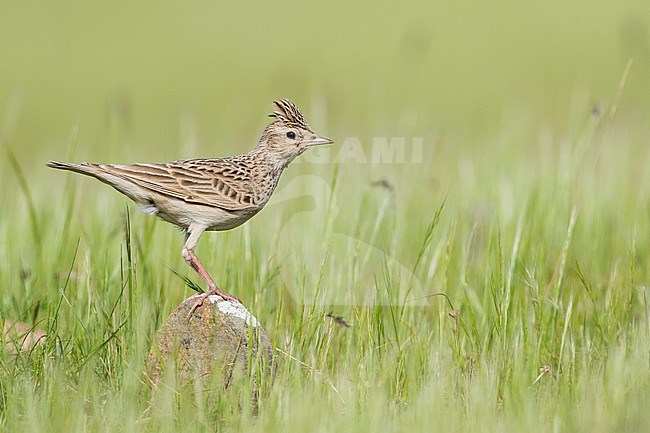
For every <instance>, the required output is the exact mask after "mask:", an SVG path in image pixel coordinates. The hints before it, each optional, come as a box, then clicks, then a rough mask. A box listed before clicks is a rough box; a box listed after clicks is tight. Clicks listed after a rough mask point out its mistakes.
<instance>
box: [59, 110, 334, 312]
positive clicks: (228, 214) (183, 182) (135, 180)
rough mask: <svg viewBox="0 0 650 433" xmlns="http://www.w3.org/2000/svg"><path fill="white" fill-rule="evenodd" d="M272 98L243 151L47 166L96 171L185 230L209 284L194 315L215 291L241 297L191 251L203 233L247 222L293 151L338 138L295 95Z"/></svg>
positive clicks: (186, 252)
mask: <svg viewBox="0 0 650 433" xmlns="http://www.w3.org/2000/svg"><path fill="white" fill-rule="evenodd" d="M273 105H274V111H273V113H272V114H271V115H270V116H271V117H274V118H275V119H276V120H275V121H274V122H272V123H271V124H269V125H268V126H267V127H266V128H265V129H264V132H263V133H262V137H261V138H260V141H259V144H258V145H257V147H255V148H254V149H253V150H251V151H250V152H248V153H245V154H243V155H238V156H231V157H227V158H214V159H188V160H182V161H174V162H168V163H166V164H131V165H115V164H95V163H90V162H84V163H81V164H71V163H67V162H56V161H50V162H49V163H48V164H47V165H48V167H52V168H58V169H61V170H70V171H74V172H76V173H81V174H85V175H88V176H92V177H95V178H97V179H99V180H100V181H102V182H104V183H106V184H108V185H110V186H112V187H113V188H115V189H116V190H118V191H119V192H121V193H122V194H124V195H126V196H127V197H129V198H130V199H131V200H133V201H134V202H135V203H136V204H137V205H138V206H139V207H140V209H141V210H142V211H144V212H145V213H148V214H150V215H156V216H158V217H160V218H162V219H163V220H165V221H167V222H170V223H172V224H175V225H177V226H178V227H180V228H181V229H182V230H183V232H184V233H185V244H184V246H183V252H182V254H183V259H185V261H186V262H187V264H188V265H190V266H191V267H192V269H194V270H195V271H196V272H197V273H198V274H199V276H200V277H201V278H202V279H203V280H204V281H205V282H206V283H207V284H208V286H209V290H208V291H207V292H204V293H203V294H202V295H200V296H199V298H198V300H197V302H196V304H195V305H194V306H193V308H192V310H191V312H190V315H191V314H192V312H193V311H194V310H195V309H196V308H197V307H199V306H201V305H202V304H203V301H204V300H205V299H206V298H207V297H208V296H210V295H219V296H221V297H222V298H223V299H225V300H229V301H238V300H237V298H235V297H234V296H232V295H230V294H228V293H226V292H224V291H223V290H221V289H220V288H219V287H218V286H217V284H216V283H215V282H214V280H213V279H212V277H210V275H209V274H208V272H207V271H206V270H205V268H204V267H203V265H202V264H201V262H200V261H199V259H198V257H197V256H196V254H194V248H195V247H196V245H197V243H198V241H199V238H200V237H201V235H202V234H203V232H205V231H222V230H230V229H232V228H235V227H237V226H240V225H242V224H243V223H245V222H246V221H248V220H249V219H250V218H252V217H253V216H254V215H255V214H257V213H258V212H259V211H260V210H261V209H262V208H263V207H264V205H266V203H267V202H268V201H269V199H270V198H271V194H273V191H274V190H275V187H276V185H277V184H278V180H279V179H280V175H281V174H282V171H283V170H284V169H285V168H286V167H287V165H289V163H290V162H291V161H293V160H294V158H296V157H297V156H298V155H300V154H301V153H303V152H304V151H305V150H307V149H308V148H310V147H312V146H317V145H322V144H330V143H332V142H333V141H332V140H330V139H329V138H326V137H321V136H319V135H317V134H316V133H315V132H314V131H313V130H312V129H311V127H310V126H309V125H308V124H307V122H306V121H305V118H304V117H303V115H302V113H301V112H300V110H299V109H298V107H297V106H296V105H295V104H294V103H293V102H291V101H290V100H288V99H281V100H279V101H275V102H273Z"/></svg>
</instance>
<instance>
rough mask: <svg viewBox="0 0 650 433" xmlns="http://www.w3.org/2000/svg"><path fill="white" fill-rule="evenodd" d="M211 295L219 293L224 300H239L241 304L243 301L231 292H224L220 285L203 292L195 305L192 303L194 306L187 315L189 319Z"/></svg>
mask: <svg viewBox="0 0 650 433" xmlns="http://www.w3.org/2000/svg"><path fill="white" fill-rule="evenodd" d="M211 295H217V296H219V297H221V299H223V300H224V301H230V302H238V303H240V304H241V301H240V300H239V299H238V298H236V297H234V296H233V295H231V294H230V293H226V292H224V291H223V290H221V289H220V288H218V287H215V288H212V289H210V290H208V291H207V292H204V293H201V294H200V295H199V296H198V297H197V299H196V302H195V303H194V305H192V308H191V309H190V313H189V314H188V315H187V318H188V320H189V318H190V317H192V314H193V313H194V311H196V309H197V308H199V307H200V306H202V305H203V301H205V300H206V299H207V298H208V297H209V296H211Z"/></svg>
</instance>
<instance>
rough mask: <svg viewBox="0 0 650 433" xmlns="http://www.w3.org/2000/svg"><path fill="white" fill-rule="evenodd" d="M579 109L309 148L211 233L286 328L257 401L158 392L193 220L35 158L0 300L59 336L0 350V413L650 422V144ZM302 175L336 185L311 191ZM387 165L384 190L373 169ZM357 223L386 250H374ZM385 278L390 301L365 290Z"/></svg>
mask: <svg viewBox="0 0 650 433" xmlns="http://www.w3.org/2000/svg"><path fill="white" fill-rule="evenodd" d="M588 108H589V107H584V110H583V113H582V114H581V117H582V123H580V122H579V121H577V120H576V124H579V125H580V126H579V127H577V128H576V129H575V130H569V131H566V132H565V133H564V134H560V133H557V132H556V131H550V130H543V131H542V133H541V134H540V133H539V132H538V131H531V132H530V133H528V132H526V131H523V130H518V129H519V126H518V125H514V127H504V128H503V130H502V131H501V132H500V133H499V134H498V135H497V136H495V137H489V138H487V139H486V140H485V141H484V142H482V143H480V145H478V146H473V145H472V144H471V143H444V142H439V143H437V146H436V150H435V152H431V151H427V152H425V157H424V159H425V160H424V161H423V162H422V163H416V164H389V165H384V166H383V167H378V166H374V165H365V166H355V165H354V164H339V165H337V164H324V165H318V164H308V163H301V164H298V165H296V166H295V167H290V168H289V171H288V172H287V173H286V174H287V176H286V178H285V179H283V182H282V184H281V186H280V190H279V191H278V192H279V194H278V197H279V200H278V201H276V202H274V204H272V205H270V207H269V208H268V209H266V210H265V211H264V212H263V213H262V214H260V215H259V216H257V217H256V218H255V219H253V220H252V221H251V222H250V224H249V225H248V226H247V227H245V228H240V229H237V230H235V231H232V232H228V233H222V234H212V235H207V236H205V238H204V239H203V240H202V243H201V244H200V246H199V250H198V251H199V255H200V257H202V258H203V260H204V262H205V263H207V264H208V266H209V268H210V269H212V271H213V273H214V275H216V276H217V278H218V280H219V281H220V282H221V284H222V285H223V286H224V287H227V288H229V289H230V290H232V291H233V292H235V293H236V294H237V295H238V296H239V297H241V298H242V299H243V300H244V302H245V303H246V304H247V305H248V306H249V307H250V309H251V310H252V311H253V312H254V313H255V314H256V315H257V317H258V318H259V319H260V320H261V322H262V323H263V324H264V326H265V328H266V330H267V331H268V333H269V334H270V336H271V338H272V340H273V342H274V344H275V346H276V347H277V348H278V351H277V356H278V360H279V369H278V373H277V377H276V379H275V383H274V385H273V386H272V387H270V389H268V392H267V393H265V394H264V395H263V397H262V398H261V400H260V407H259V414H258V416H257V417H253V416H252V415H250V413H249V412H250V411H249V409H248V408H246V407H241V406H240V405H238V403H237V402H238V400H237V397H236V396H224V397H223V398H221V399H219V400H218V402H217V403H216V404H214V405H206V402H205V401H203V400H202V399H201V396H196V395H192V394H191V393H190V394H187V393H185V392H183V391H182V390H180V389H175V388H174V387H173V386H170V387H165V388H162V389H159V390H158V391H151V390H150V388H149V387H148V385H147V383H146V381H145V380H144V379H143V377H142V373H143V368H144V362H143V361H144V357H145V355H146V353H147V351H148V349H149V347H150V345H151V343H152V340H153V338H154V333H155V330H156V329H158V328H159V327H160V324H161V323H162V322H163V321H164V320H165V317H166V316H167V314H169V312H170V311H171V310H172V309H173V308H174V307H175V306H176V305H177V304H178V303H179V302H180V301H181V300H182V299H183V297H185V296H188V295H189V294H190V293H191V290H190V289H189V288H187V287H185V285H184V282H183V280H182V279H181V278H180V277H178V276H177V275H175V274H174V272H173V271H176V272H179V273H180V274H181V275H190V276H191V278H194V279H196V278H195V277H194V276H193V275H191V274H189V272H188V271H187V270H186V269H185V265H184V263H183V261H182V259H181V257H180V253H179V252H180V247H181V241H182V239H181V236H180V234H179V233H177V232H176V231H175V230H174V229H173V228H172V227H170V226H168V225H166V224H164V223H162V222H158V221H156V220H154V219H152V218H150V217H147V216H145V215H141V214H139V213H135V212H134V210H133V209H132V208H129V207H127V206H126V205H125V203H126V201H125V200H124V199H121V198H120V197H119V196H117V195H116V194H114V193H113V191H112V190H110V189H109V188H107V187H105V186H103V185H101V184H99V183H97V182H93V181H92V180H90V179H82V178H66V176H70V175H66V174H63V173H55V172H52V173H49V172H45V169H42V172H39V174H38V176H37V179H42V180H43V182H45V180H46V179H47V182H49V183H51V185H52V186H50V187H46V186H45V185H44V184H43V183H39V182H31V183H29V184H28V185H26V188H27V186H29V187H30V188H32V189H33V191H31V192H29V193H28V191H27V189H24V190H22V196H21V197H19V198H17V199H16V202H15V204H16V205H15V206H11V207H8V208H7V209H6V210H5V212H4V216H3V219H2V226H1V232H0V233H1V235H2V239H3V243H2V250H1V256H2V261H1V265H0V279H1V281H2V282H3V292H2V305H3V316H4V317H7V318H11V319H13V320H22V321H25V322H28V323H33V324H34V325H36V326H39V327H41V328H43V329H45V330H46V331H47V332H48V338H47V340H46V341H45V344H44V345H43V346H41V347H38V348H36V349H34V350H33V351H31V352H29V353H21V354H20V356H18V357H15V358H14V357H11V356H9V355H7V354H4V355H2V357H1V358H0V368H1V369H2V375H0V391H1V394H0V396H1V399H2V400H1V406H0V425H2V427H3V430H5V431H88V430H90V431H191V430H194V429H199V428H205V429H215V428H216V429H219V430H221V429H224V430H232V431H240V430H241V431H244V430H245V431H268V430H277V431H304V430H314V429H316V430H323V431H331V430H335V429H338V430H350V429H354V430H355V431H357V430H358V431H377V430H382V431H393V430H395V431H397V430H430V429H432V428H435V429H438V430H441V431H443V430H472V431H494V430H497V429H499V430H507V431H510V430H512V431H516V430H519V431H521V430H525V431H540V432H541V431H548V430H550V429H553V430H560V431H612V430H617V431H638V430H639V429H640V428H642V427H643V426H644V425H646V424H647V422H649V421H650V419H649V417H648V415H647V411H646V408H647V405H648V403H649V402H650V401H649V397H650V392H649V391H650V387H649V385H650V374H649V373H648V371H649V370H648V367H649V365H648V363H649V359H650V358H649V356H650V352H649V349H648V347H650V346H649V343H650V324H649V322H648V311H647V293H646V290H647V287H646V283H647V281H648V271H649V268H648V265H649V263H650V249H649V245H648V244H647V239H648V238H649V237H648V236H649V235H650V233H649V230H650V224H649V221H648V210H649V209H650V208H649V207H648V193H649V192H650V191H649V187H648V185H650V184H649V183H648V175H647V174H646V173H647V172H646V171H645V170H644V167H645V164H646V162H647V158H648V156H650V155H649V154H648V149H647V146H643V143H644V142H643V140H641V139H640V138H639V135H638V132H637V133H635V132H634V127H633V126H630V125H629V124H628V125H623V126H621V125H620V123H621V122H613V123H611V122H609V119H608V118H607V116H605V117H603V118H600V117H597V116H594V115H593V114H592V113H591V112H590V110H589V109H588ZM576 116H580V114H576ZM611 125H613V126H611ZM636 127H639V128H640V125H636ZM326 130H327V131H328V133H330V134H331V135H334V136H336V127H335V126H333V125H329V126H328V128H326ZM540 137H541V138H540ZM605 139H607V141H606V142H603V140H605ZM522 142H526V143H528V145H527V146H521V143H522ZM599 149H602V151H599ZM622 149H623V150H624V151H622ZM11 167H13V168H12V170H13V173H14V175H16V176H19V173H20V166H19V165H18V163H17V162H16V163H12V164H11ZM35 170H36V169H35ZM39 170H40V168H39ZM309 174H315V175H316V178H317V179H320V180H321V181H322V182H323V183H324V184H325V185H329V187H330V188H331V190H330V191H329V192H328V191H325V192H324V193H323V190H326V188H324V189H322V190H320V191H319V190H318V189H316V188H314V189H313V190H310V188H311V186H310V185H311V184H310V183H309V182H306V181H305V179H306V178H303V177H301V176H304V175H309ZM379 176H381V177H385V178H386V179H390V180H391V181H392V182H393V183H394V185H395V191H394V193H390V192H388V191H386V190H384V189H382V188H377V187H373V186H371V184H370V180H374V179H376V178H378V177H379ZM295 181H298V182H299V183H300V184H301V185H302V189H303V190H305V192H306V193H307V194H310V195H309V196H307V197H308V198H309V197H310V196H311V197H312V199H314V201H316V202H317V203H318V205H317V206H316V208H315V209H313V210H312V211H307V212H303V213H297V214H295V215H293V216H291V210H292V208H294V207H295V208H296V209H297V210H300V209H305V206H303V204H304V203H303V199H299V200H297V201H293V202H291V201H289V200H283V195H285V196H289V197H291V196H292V194H294V195H297V194H295V193H294V192H291V188H292V185H293V182H295ZM350 185H353V186H354V187H350ZM330 193H331V195H332V196H333V197H335V199H336V200H335V201H336V203H337V204H336V206H337V207H338V212H333V211H332V207H333V205H332V203H333V200H332V199H331V197H329V198H327V197H325V196H327V194H330ZM28 197H30V198H29V200H28ZM386 201H388V202H389V205H388V206H385V205H384V203H385V202H386ZM28 202H29V203H30V205H29V206H24V205H23V204H24V203H28ZM382 207H383V208H384V210H383V211H381V209H382ZM306 209H310V208H309V206H307V207H306ZM380 218H381V220H379V219H380ZM294 220H295V221H294ZM327 220H331V223H330V224H328V223H327ZM269 228H270V229H269ZM294 231H295V232H296V234H294ZM298 232H299V234H297V233H298ZM341 237H343V238H342V239H341ZM355 240H361V241H363V242H368V241H369V240H371V241H372V245H373V246H374V247H376V248H377V249H378V250H380V251H381V253H379V254H375V253H374V252H372V251H374V250H372V251H371V254H369V256H370V258H369V259H367V260H365V261H364V260H363V258H364V254H365V252H366V250H367V247H365V244H364V243H363V242H361V243H358V242H355ZM375 252H376V251H375ZM388 257H394V258H397V260H398V261H399V262H400V264H401V265H402V266H403V268H395V267H394V266H392V265H391V261H390V259H389V258H388ZM395 269H397V271H399V270H400V269H401V270H402V271H403V270H404V269H407V270H408V271H409V272H410V271H412V272H413V275H412V276H410V277H409V278H407V279H405V278H403V277H404V276H403V275H400V274H399V273H398V272H396V271H395ZM21 274H22V276H21ZM307 292H309V293H307ZM438 293H441V294H444V295H445V296H444V297H443V296H442V295H440V296H432V295H434V294H438ZM372 294H376V295H377V296H378V297H377V299H383V300H384V301H385V302H383V305H372V302H369V303H370V304H371V305H364V302H361V301H360V300H363V299H366V300H367V299H372V297H368V296H369V295H372ZM303 296H304V297H303ZM328 296H333V297H334V298H331V299H337V300H339V301H340V302H339V304H342V305H330V304H331V302H329V301H328V299H330V298H328ZM382 296H384V297H383V298H382ZM414 299H415V300H417V301H413V300H414ZM355 300H356V303H355ZM310 302H311V303H310ZM330 311H334V312H335V314H337V315H341V316H343V317H344V318H345V319H346V320H347V321H348V322H350V323H351V324H352V327H351V328H344V327H340V326H338V325H336V324H335V323H334V322H332V321H331V320H330V319H328V318H327V317H326V316H325V315H326V314H327V313H328V312H330ZM544 366H547V367H548V369H547V373H545V374H541V371H540V368H541V367H544ZM240 386H241V387H244V389H240V390H238V392H245V387H246V386H250V384H246V383H244V384H241V385H240ZM237 395H239V394H237Z"/></svg>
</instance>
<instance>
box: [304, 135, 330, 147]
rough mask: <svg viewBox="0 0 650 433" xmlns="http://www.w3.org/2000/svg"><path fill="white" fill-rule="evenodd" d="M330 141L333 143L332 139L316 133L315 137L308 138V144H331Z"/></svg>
mask: <svg viewBox="0 0 650 433" xmlns="http://www.w3.org/2000/svg"><path fill="white" fill-rule="evenodd" d="M332 143H334V140H332V139H331V138H327V137H321V136H320V135H317V136H316V138H314V139H313V140H309V145H310V146H319V145H321V144H332Z"/></svg>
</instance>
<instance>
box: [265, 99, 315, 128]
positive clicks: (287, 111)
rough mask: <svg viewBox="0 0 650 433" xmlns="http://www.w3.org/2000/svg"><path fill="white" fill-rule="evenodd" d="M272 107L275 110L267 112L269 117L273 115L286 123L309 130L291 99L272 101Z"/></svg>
mask: <svg viewBox="0 0 650 433" xmlns="http://www.w3.org/2000/svg"><path fill="white" fill-rule="evenodd" d="M273 108H275V110H274V111H273V113H271V114H269V116H270V117H275V118H276V119H278V121H280V122H282V123H287V124H290V125H294V126H297V127H299V128H303V129H307V130H309V131H311V128H310V127H309V125H308V124H307V121H306V120H305V118H304V117H303V115H302V113H301V112H300V109H299V108H298V107H297V106H296V104H294V103H293V102H292V101H290V100H288V99H280V100H278V101H273Z"/></svg>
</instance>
